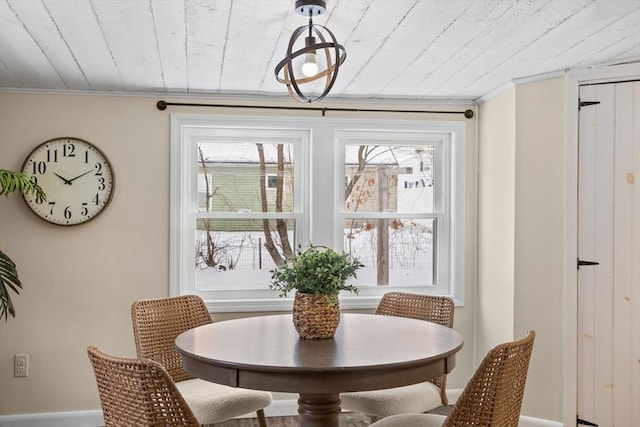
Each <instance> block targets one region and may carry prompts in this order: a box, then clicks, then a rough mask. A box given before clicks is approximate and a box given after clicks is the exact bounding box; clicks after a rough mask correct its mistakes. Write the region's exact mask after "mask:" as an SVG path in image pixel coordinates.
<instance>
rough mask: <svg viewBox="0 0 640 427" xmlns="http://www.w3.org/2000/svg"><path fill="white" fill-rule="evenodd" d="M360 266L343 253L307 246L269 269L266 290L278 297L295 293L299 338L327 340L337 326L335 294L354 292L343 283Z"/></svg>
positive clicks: (337, 301)
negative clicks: (276, 293) (269, 281)
mask: <svg viewBox="0 0 640 427" xmlns="http://www.w3.org/2000/svg"><path fill="white" fill-rule="evenodd" d="M360 267H364V265H363V264H361V263H360V261H358V260H357V259H356V258H352V257H351V256H350V255H348V254H346V253H344V252H342V253H338V252H336V251H334V250H333V249H331V248H327V247H324V246H314V245H313V244H310V245H309V247H308V248H307V249H306V250H304V251H303V250H302V248H301V247H298V249H297V251H296V253H295V254H294V256H292V257H291V258H289V259H288V260H287V261H286V262H285V263H283V264H282V265H280V266H278V267H277V268H275V269H274V270H271V273H272V274H271V284H270V285H269V288H270V289H272V290H276V291H279V292H280V294H279V296H281V297H286V296H287V295H288V293H289V292H291V291H294V290H295V297H294V302H293V324H294V326H295V328H296V331H298V334H299V335H300V336H301V337H302V338H307V339H323V338H331V337H333V336H334V335H335V332H336V329H337V328H338V324H339V323H340V307H339V300H338V294H339V293H340V291H348V292H353V293H355V294H357V293H358V288H356V287H355V286H354V285H352V284H347V280H349V279H351V278H356V277H357V276H356V271H357V270H358V269H359V268H360Z"/></svg>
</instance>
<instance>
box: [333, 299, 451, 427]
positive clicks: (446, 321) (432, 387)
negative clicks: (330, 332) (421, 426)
mask: <svg viewBox="0 0 640 427" xmlns="http://www.w3.org/2000/svg"><path fill="white" fill-rule="evenodd" d="M454 308H455V307H454V303H453V300H452V299H451V298H448V297H442V296H431V295H419V294H409V293H403V292H389V293H387V294H385V295H383V296H382V299H381V300H380V303H379V304H378V308H377V309H376V314H380V315H385V316H398V317H409V318H413V319H419V320H426V321H429V322H434V323H438V324H440V325H444V326H447V327H449V328H451V327H453V314H454ZM446 386H447V376H446V375H443V376H442V377H439V378H436V379H434V380H432V381H426V382H422V383H418V384H412V385H408V386H404V387H396V388H391V389H385V390H372V391H361V392H353V393H342V394H341V395H340V399H341V401H342V408H344V409H346V410H350V411H355V412H360V413H363V414H367V415H369V416H370V417H371V419H372V420H376V419H379V418H383V417H388V416H390V415H394V414H406V413H421V412H427V411H430V410H432V409H434V408H436V407H438V406H440V405H447V403H448V400H447V394H446Z"/></svg>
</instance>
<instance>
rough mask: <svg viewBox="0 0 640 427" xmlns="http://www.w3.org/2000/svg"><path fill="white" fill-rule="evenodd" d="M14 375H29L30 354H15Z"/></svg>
mask: <svg viewBox="0 0 640 427" xmlns="http://www.w3.org/2000/svg"><path fill="white" fill-rule="evenodd" d="M13 376H14V377H28V376H29V355H28V354H16V355H15V356H13Z"/></svg>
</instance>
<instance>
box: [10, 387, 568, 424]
mask: <svg viewBox="0 0 640 427" xmlns="http://www.w3.org/2000/svg"><path fill="white" fill-rule="evenodd" d="M461 392H462V390H447V396H448V397H449V403H450V404H454V403H455V402H456V400H457V399H458V397H459V396H460V393H461ZM264 413H265V415H266V416H267V417H286V416H290V415H298V401H297V400H296V399H280V400H274V401H273V402H272V403H271V405H269V406H268V407H266V408H265V409H264ZM102 425H104V420H103V418H102V411H100V410H95V411H75V412H49V413H41V414H22V415H3V416H0V427H98V426H102ZM562 426H563V424H562V423H559V422H557V421H549V420H544V419H541V418H532V417H526V416H521V417H520V423H519V427H562Z"/></svg>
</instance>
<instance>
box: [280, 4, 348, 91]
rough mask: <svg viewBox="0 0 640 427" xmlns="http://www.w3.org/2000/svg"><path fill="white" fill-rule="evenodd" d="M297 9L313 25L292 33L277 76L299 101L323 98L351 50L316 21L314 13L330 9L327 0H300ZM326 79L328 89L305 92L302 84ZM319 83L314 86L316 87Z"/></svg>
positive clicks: (321, 12) (319, 13) (316, 14)
mask: <svg viewBox="0 0 640 427" xmlns="http://www.w3.org/2000/svg"><path fill="white" fill-rule="evenodd" d="M295 10H296V12H297V13H298V14H299V15H303V16H308V17H309V24H308V25H304V26H302V27H298V28H297V29H296V30H295V31H294V32H293V34H292V35H291V40H289V47H288V49H287V56H286V57H285V58H284V59H283V60H282V61H280V62H279V63H278V65H277V66H276V68H275V75H276V79H277V80H278V82H280V83H283V84H285V85H287V90H288V91H289V94H290V95H291V96H292V97H293V98H294V99H295V100H296V101H300V102H308V103H311V102H316V101H320V100H321V99H323V98H324V97H325V96H327V94H328V93H329V91H330V90H331V88H332V87H333V84H334V83H335V81H336V77H337V76H338V69H339V68H340V66H341V65H342V63H343V62H344V60H345V58H346V57H347V52H346V51H345V49H344V46H342V45H341V44H339V43H338V42H337V41H336V38H335V36H334V35H333V33H332V32H331V31H329V29H328V28H327V27H324V26H322V25H317V24H314V23H313V17H314V16H319V15H322V14H323V13H325V12H326V10H327V4H326V2H325V1H324V0H298V1H296V9H295ZM305 34H306V37H304V40H303V37H302V36H303V35H305ZM322 78H324V89H323V90H322V93H321V94H320V95H318V96H313V95H305V94H304V93H303V92H302V89H301V88H300V86H301V85H304V84H307V83H311V82H315V81H316V80H319V79H322ZM317 85H318V84H317V83H316V84H313V85H311V86H313V87H314V88H315V87H317ZM308 87H310V86H307V88H308Z"/></svg>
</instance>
